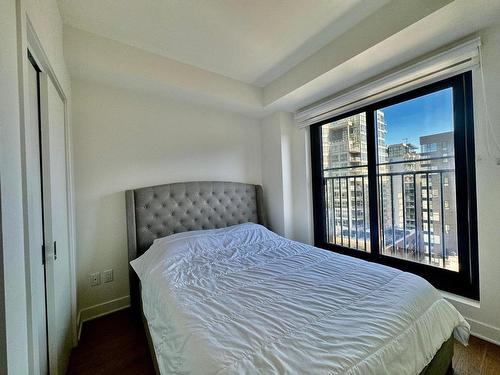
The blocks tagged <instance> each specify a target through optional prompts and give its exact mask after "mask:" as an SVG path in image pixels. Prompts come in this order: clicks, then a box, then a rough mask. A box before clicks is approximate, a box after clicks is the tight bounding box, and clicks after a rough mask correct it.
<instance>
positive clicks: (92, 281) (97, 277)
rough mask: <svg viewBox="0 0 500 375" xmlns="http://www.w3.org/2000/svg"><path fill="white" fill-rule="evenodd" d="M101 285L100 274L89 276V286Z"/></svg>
mask: <svg viewBox="0 0 500 375" xmlns="http://www.w3.org/2000/svg"><path fill="white" fill-rule="evenodd" d="M100 283H101V273H100V272H96V273H93V274H91V275H90V286H96V285H99V284H100Z"/></svg>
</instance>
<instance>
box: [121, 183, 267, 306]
mask: <svg viewBox="0 0 500 375" xmlns="http://www.w3.org/2000/svg"><path fill="white" fill-rule="evenodd" d="M125 198H126V210H127V237H128V255H129V261H131V260H133V259H135V258H137V257H138V256H140V255H142V254H143V253H144V252H145V251H146V250H147V249H148V248H149V247H150V246H151V244H152V243H153V241H154V240H155V239H156V238H160V237H165V236H168V235H171V234H174V233H180V232H186V231H192V230H200V229H215V228H224V227H228V226H231V225H235V224H241V223H246V222H254V223H258V224H262V225H264V226H267V220H266V215H265V213H264V207H263V197H262V187H261V186H259V185H251V184H242V183H237V182H209V181H203V182H180V183H173V184H166V185H158V186H150V187H144V188H139V189H135V190H128V191H126V193H125ZM129 276H130V297H131V303H132V306H134V305H137V300H138V299H139V287H138V280H137V276H136V275H135V274H134V273H133V271H131V272H130V274H129Z"/></svg>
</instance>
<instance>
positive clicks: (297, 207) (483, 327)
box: [262, 25, 500, 343]
mask: <svg viewBox="0 0 500 375" xmlns="http://www.w3.org/2000/svg"><path fill="white" fill-rule="evenodd" d="M479 35H480V36H481V38H482V42H483V55H484V74H485V81H486V90H487V96H488V105H489V110H490V117H491V119H492V122H493V127H494V129H495V131H496V137H497V139H498V140H500V121H499V120H498V119H499V118H500V107H499V106H498V105H496V103H499V102H500V65H499V64H498V61H500V25H496V26H494V27H491V28H488V29H486V30H484V31H482V32H480V33H479ZM474 79H475V83H474V108H475V141H476V159H477V160H476V178H477V181H476V183H477V199H478V224H479V233H478V234H479V267H480V294H481V301H480V303H479V304H478V303H475V302H473V301H469V300H467V299H464V298H461V297H458V296H452V295H448V294H447V296H448V297H449V300H450V302H452V303H453V304H454V305H455V306H456V307H457V308H458V309H459V311H460V312H461V313H462V314H463V315H464V316H465V317H466V318H467V319H468V321H469V322H470V323H471V326H472V330H473V333H474V334H476V335H478V336H481V337H484V338H486V339H488V340H490V341H494V342H497V343H500V314H499V312H500V272H499V270H500V251H499V250H498V244H499V243H500V231H499V230H498V226H499V224H500V216H499V213H500V195H499V194H500V190H499V186H500V166H499V165H497V164H496V159H495V157H494V156H491V155H489V154H488V152H487V146H486V142H487V140H488V139H490V143H491V134H488V132H487V131H486V123H485V116H484V103H483V97H482V94H481V79H480V75H479V74H475V78H474ZM273 118H274V117H273V116H270V117H268V118H266V121H264V122H263V150H266V149H267V150H274V153H273V154H270V153H269V154H267V155H266V153H264V154H263V164H262V165H263V169H262V175H263V182H264V186H266V185H267V189H266V190H267V191H266V194H267V195H268V197H271V196H272V197H273V199H274V198H275V197H278V198H280V199H281V201H280V202H282V201H283V198H282V191H283V190H284V189H286V188H287V187H286V186H283V185H279V179H280V178H279V176H278V174H277V172H275V171H276V170H282V169H283V168H284V167H283V166H279V165H276V164H277V163H276V161H275V160H276V159H274V161H273V162H272V163H268V162H267V158H268V157H274V158H277V156H278V155H277V152H276V151H275V150H278V149H280V148H281V145H280V144H279V143H278V142H280V138H279V137H278V135H277V133H278V129H279V126H280V123H279V122H278V121H276V120H274V121H272V119H273ZM266 125H267V126H268V128H266ZM265 134H268V135H269V137H265V136H264V135H265ZM288 136H289V137H290V139H291V140H292V142H291V145H292V147H291V151H290V152H291V155H292V179H291V182H290V181H288V182H287V181H286V180H285V183H290V184H291V186H292V192H293V194H292V197H293V210H292V215H293V216H292V219H291V221H292V223H293V230H292V233H291V234H290V235H289V237H291V238H293V239H296V240H299V241H302V242H307V243H312V240H313V231H312V204H311V191H310V189H311V180H310V160H309V155H310V149H309V145H308V142H309V134H308V131H307V130H302V129H298V128H297V127H293V128H289V133H288ZM490 148H491V147H490ZM496 155H497V156H499V157H500V150H497V153H496ZM266 176H268V177H266ZM271 178H272V183H267V180H268V179H271ZM269 215H270V216H271V217H274V219H275V220H280V222H284V221H285V220H286V219H285V218H284V217H283V216H284V213H283V212H279V207H275V208H274V209H271V210H270V212H269Z"/></svg>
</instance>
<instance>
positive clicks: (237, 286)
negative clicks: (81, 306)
mask: <svg viewBox="0 0 500 375" xmlns="http://www.w3.org/2000/svg"><path fill="white" fill-rule="evenodd" d="M131 264H132V266H133V268H134V269H135V271H136V272H137V274H138V275H139V278H140V279H141V283H142V299H143V309H144V314H145V316H146V318H147V321H148V325H149V329H150V332H151V336H152V340H153V344H154V348H155V352H156V356H157V359H158V365H159V367H160V371H161V373H162V374H363V375H366V374H398V375H403V374H418V373H419V372H420V371H421V370H422V369H423V368H424V367H425V366H426V365H427V364H428V363H429V362H430V361H431V360H432V358H433V356H434V354H435V353H436V351H437V350H438V349H439V348H440V347H441V345H442V344H443V342H444V341H446V340H447V339H448V338H449V337H450V335H451V334H452V333H453V332H454V334H455V337H456V338H457V339H458V340H460V341H461V342H462V343H464V344H466V343H467V340H468V336H469V325H468V323H467V322H466V321H465V320H464V318H463V317H462V316H461V315H460V314H459V313H458V311H457V310H456V309H455V308H454V307H453V306H452V305H451V304H450V303H448V302H447V301H445V300H444V299H443V298H442V297H441V295H440V293H439V292H438V291H437V290H436V289H434V288H433V287H432V286H431V285H430V284H429V283H428V282H427V281H425V280H424V279H422V278H420V277H418V276H415V275H412V274H410V273H405V272H402V271H399V270H396V269H393V268H389V267H385V266H382V265H378V264H374V263H369V262H365V261H362V260H359V259H356V258H352V257H348V256H343V255H339V254H336V253H332V252H329V251H325V250H321V249H318V248H315V247H312V246H308V245H305V244H302V243H298V242H294V241H290V240H287V239H285V238H283V237H280V236H278V235H276V234H274V233H272V232H271V231H269V230H267V229H265V228H264V227H262V226H260V225H257V224H242V225H236V226H233V227H229V228H225V229H216V230H206V231H194V232H186V233H180V234H176V235H172V236H168V237H165V238H161V239H158V240H156V241H155V242H154V243H153V245H152V246H151V248H150V249H149V250H148V251H147V252H146V253H145V254H144V255H142V256H141V257H140V258H138V259H136V260H134V261H133V262H132V263H131Z"/></svg>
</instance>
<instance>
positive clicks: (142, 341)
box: [68, 309, 155, 375]
mask: <svg viewBox="0 0 500 375" xmlns="http://www.w3.org/2000/svg"><path fill="white" fill-rule="evenodd" d="M154 373H155V372H154V368H153V364H152V361H151V357H150V354H149V348H148V342H147V339H146V334H145V333H144V328H143V326H142V321H141V320H140V319H137V318H135V317H134V316H133V315H132V314H131V312H130V309H126V310H121V311H118V312H115V313H113V314H110V315H106V316H103V317H102V318H97V319H95V320H91V321H89V322H85V323H83V327H82V334H81V336H80V341H79V343H78V346H77V347H76V348H74V349H73V351H72V353H71V358H70V361H69V367H68V374H82V375H87V374H88V375H101V374H119V375H149V374H154Z"/></svg>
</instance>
